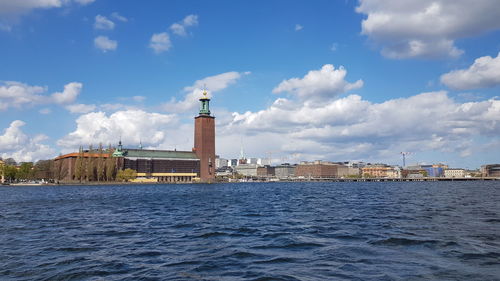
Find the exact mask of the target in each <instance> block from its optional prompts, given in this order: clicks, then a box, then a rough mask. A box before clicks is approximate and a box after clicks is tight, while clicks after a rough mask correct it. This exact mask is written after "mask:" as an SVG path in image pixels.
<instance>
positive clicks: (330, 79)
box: [273, 64, 363, 102]
mask: <svg viewBox="0 0 500 281" xmlns="http://www.w3.org/2000/svg"><path fill="white" fill-rule="evenodd" d="M346 75H347V71H346V70H345V69H344V68H343V67H342V66H341V67H339V68H338V69H335V67H334V66H333V65H331V64H325V65H324V66H323V67H322V68H321V69H320V70H311V71H309V72H308V73H307V74H306V75H305V76H304V78H292V79H288V80H284V81H283V82H281V83H280V84H279V85H278V86H277V87H276V88H274V89H273V93H281V92H289V93H291V94H293V95H296V96H297V97H299V98H300V99H302V100H305V99H307V100H309V101H311V102H316V101H320V102H322V101H324V100H329V99H333V98H335V97H336V96H337V95H339V94H342V93H345V92H347V91H350V90H354V89H359V88H361V87H362V86H363V81H362V80H358V81H356V82H354V83H348V82H347V81H346V80H345V76H346Z"/></svg>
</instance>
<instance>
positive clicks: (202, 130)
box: [194, 91, 215, 182]
mask: <svg viewBox="0 0 500 281" xmlns="http://www.w3.org/2000/svg"><path fill="white" fill-rule="evenodd" d="M209 103H210V99H209V98H208V97H207V91H203V97H201V98H200V114H199V115H198V116H196V117H195V118H194V150H195V153H196V156H198V158H200V180H201V181H202V182H212V181H214V179H215V117H213V116H211V115H210V108H209Z"/></svg>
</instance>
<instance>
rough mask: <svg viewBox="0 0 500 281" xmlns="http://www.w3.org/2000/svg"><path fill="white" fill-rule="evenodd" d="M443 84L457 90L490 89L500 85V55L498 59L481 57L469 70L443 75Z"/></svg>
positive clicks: (499, 54)
mask: <svg viewBox="0 0 500 281" xmlns="http://www.w3.org/2000/svg"><path fill="white" fill-rule="evenodd" d="M441 83H443V84H445V85H446V86H448V87H450V88H452V89H455V90H470V89H479V88H489V87H494V86H497V85H500V53H498V55H497V57H496V58H492V57H490V56H484V57H480V58H478V59H476V60H475V61H474V63H473V64H472V65H471V66H470V67H469V68H468V69H460V70H454V71H451V72H449V73H446V74H443V75H442V76H441Z"/></svg>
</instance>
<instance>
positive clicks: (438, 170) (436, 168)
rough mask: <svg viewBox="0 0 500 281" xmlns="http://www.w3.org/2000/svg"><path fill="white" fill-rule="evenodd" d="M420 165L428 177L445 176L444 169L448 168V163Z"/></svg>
mask: <svg viewBox="0 0 500 281" xmlns="http://www.w3.org/2000/svg"><path fill="white" fill-rule="evenodd" d="M420 167H421V169H423V170H425V171H426V172H427V176H428V177H433V178H438V177H443V176H444V170H445V169H448V165H444V164H433V165H421V166H420Z"/></svg>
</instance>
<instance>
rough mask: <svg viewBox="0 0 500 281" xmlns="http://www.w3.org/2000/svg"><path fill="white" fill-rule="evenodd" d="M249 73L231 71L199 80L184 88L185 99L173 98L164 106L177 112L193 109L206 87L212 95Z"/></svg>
mask: <svg viewBox="0 0 500 281" xmlns="http://www.w3.org/2000/svg"><path fill="white" fill-rule="evenodd" d="M248 74H250V72H244V73H241V72H236V71H231V72H225V73H222V74H218V75H214V76H209V77H206V78H203V79H201V80H197V81H196V82H195V83H194V84H193V85H192V86H189V87H185V88H184V92H185V96H184V99H183V100H181V101H176V100H175V99H172V100H171V101H170V102H169V103H167V104H165V105H164V108H165V109H166V110H167V111H170V112H177V113H181V112H186V111H189V110H192V109H194V108H196V107H197V106H198V102H199V101H198V100H199V98H200V97H201V96H202V94H203V90H204V89H206V90H207V93H208V95H209V96H210V97H211V96H212V94H213V93H215V92H218V91H221V90H223V89H225V88H227V87H229V85H231V84H234V83H236V81H237V80H238V79H240V78H241V77H242V76H243V75H248Z"/></svg>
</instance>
